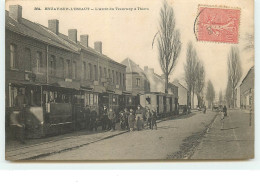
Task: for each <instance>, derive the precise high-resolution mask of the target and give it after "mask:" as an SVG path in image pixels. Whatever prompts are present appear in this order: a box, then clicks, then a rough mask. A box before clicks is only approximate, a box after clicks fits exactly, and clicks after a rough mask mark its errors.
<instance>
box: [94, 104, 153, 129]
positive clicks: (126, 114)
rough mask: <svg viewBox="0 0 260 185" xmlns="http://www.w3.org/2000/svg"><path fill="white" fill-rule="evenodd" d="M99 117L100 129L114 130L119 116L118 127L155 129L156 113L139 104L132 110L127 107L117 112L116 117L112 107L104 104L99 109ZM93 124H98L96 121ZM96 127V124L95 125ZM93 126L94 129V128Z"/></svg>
mask: <svg viewBox="0 0 260 185" xmlns="http://www.w3.org/2000/svg"><path fill="white" fill-rule="evenodd" d="M100 115H101V119H100V120H99V121H100V123H101V126H102V130H103V131H104V130H110V131H113V130H115V127H116V122H117V120H118V119H117V118H119V122H120V127H121V129H122V130H129V131H134V130H141V129H145V128H150V129H153V128H154V127H155V129H157V124H156V119H157V115H156V112H155V111H154V110H152V111H151V110H150V109H149V108H146V109H142V108H141V106H140V105H139V106H138V107H137V109H136V111H135V112H134V110H133V109H130V110H129V111H128V109H127V108H124V110H122V111H120V112H119V117H117V115H116V113H115V112H114V111H113V109H112V108H109V109H108V108H107V106H104V107H103V109H102V111H101V114H100ZM95 125H99V124H98V123H96V124H95ZM96 127H97V126H96ZM96 127H95V129H96Z"/></svg>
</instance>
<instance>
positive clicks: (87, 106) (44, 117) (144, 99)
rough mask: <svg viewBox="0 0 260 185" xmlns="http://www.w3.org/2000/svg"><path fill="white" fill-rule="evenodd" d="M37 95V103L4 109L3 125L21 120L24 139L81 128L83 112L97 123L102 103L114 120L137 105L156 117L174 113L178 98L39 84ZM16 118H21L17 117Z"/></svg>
mask: <svg viewBox="0 0 260 185" xmlns="http://www.w3.org/2000/svg"><path fill="white" fill-rule="evenodd" d="M39 97H40V98H39V99H40V101H39V103H37V104H34V105H32V104H28V105H25V106H24V108H23V109H20V110H10V111H8V112H9V113H8V115H7V120H6V121H7V123H8V124H10V125H11V126H10V125H8V126H7V127H8V128H10V127H12V126H13V125H15V124H16V123H19V122H22V123H23V124H24V125H25V128H26V130H25V132H26V137H27V138H41V137H45V136H51V135H58V134H64V133H68V132H73V131H75V130H80V129H85V128H86V112H87V111H90V112H91V111H95V112H96V113H97V119H98V120H99V122H100V120H101V118H102V115H101V113H102V109H103V106H104V105H106V106H107V108H108V109H109V108H112V109H113V111H115V113H116V115H117V116H118V117H117V119H119V112H120V111H122V110H124V108H127V109H128V110H129V109H134V110H135V109H136V108H137V106H138V105H141V106H142V107H143V108H146V107H148V108H149V109H151V110H155V111H156V112H157V115H158V117H166V116H170V115H173V114H176V113H177V112H176V111H177V108H178V106H177V104H178V99H177V98H176V97H175V96H174V95H171V94H165V93H147V94H142V95H136V94H132V93H131V92H123V93H121V94H114V93H107V92H106V93H91V92H88V93H86V92H79V91H65V90H64V89H57V88H50V87H45V88H44V87H43V88H41V93H40V96H39ZM20 115H22V116H20ZM20 117H23V119H22V120H19V119H20Z"/></svg>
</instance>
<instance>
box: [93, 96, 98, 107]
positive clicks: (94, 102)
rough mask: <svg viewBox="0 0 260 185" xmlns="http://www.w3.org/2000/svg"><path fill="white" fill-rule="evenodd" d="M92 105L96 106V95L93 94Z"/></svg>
mask: <svg viewBox="0 0 260 185" xmlns="http://www.w3.org/2000/svg"><path fill="white" fill-rule="evenodd" d="M93 104H94V105H96V104H97V95H96V94H94V99H93Z"/></svg>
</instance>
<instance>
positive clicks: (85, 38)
mask: <svg viewBox="0 0 260 185" xmlns="http://www.w3.org/2000/svg"><path fill="white" fill-rule="evenodd" d="M80 43H81V44H82V45H83V46H85V47H88V35H80Z"/></svg>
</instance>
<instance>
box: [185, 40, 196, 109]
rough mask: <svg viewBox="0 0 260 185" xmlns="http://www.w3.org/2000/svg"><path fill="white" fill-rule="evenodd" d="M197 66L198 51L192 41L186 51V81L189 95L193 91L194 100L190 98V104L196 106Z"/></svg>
mask: <svg viewBox="0 0 260 185" xmlns="http://www.w3.org/2000/svg"><path fill="white" fill-rule="evenodd" d="M196 67H197V52H196V50H195V49H194V48H193V45H192V42H189V43H188V47H187V52H186V64H185V65H184V71H185V81H186V84H187V88H188V93H189V97H190V98H191V94H192V93H193V97H192V102H191V99H190V100H189V104H192V106H194V89H195V80H194V79H195V78H196Z"/></svg>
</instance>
